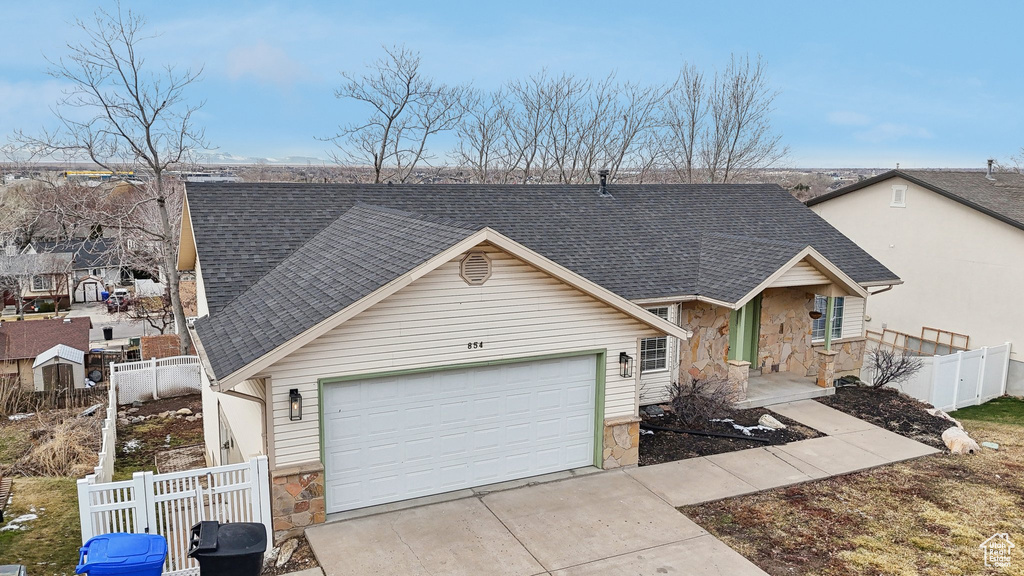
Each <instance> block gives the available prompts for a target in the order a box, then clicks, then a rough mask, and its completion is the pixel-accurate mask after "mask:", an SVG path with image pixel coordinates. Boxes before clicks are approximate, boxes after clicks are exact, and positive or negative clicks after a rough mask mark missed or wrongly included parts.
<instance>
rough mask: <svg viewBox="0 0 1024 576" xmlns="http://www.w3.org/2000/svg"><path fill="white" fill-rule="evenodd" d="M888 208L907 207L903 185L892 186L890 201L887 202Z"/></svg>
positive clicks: (905, 189)
mask: <svg viewBox="0 0 1024 576" xmlns="http://www.w3.org/2000/svg"><path fill="white" fill-rule="evenodd" d="M889 206H892V207H894V208H906V207H907V187H906V186H905V185H903V184H893V186H892V201H891V202H889Z"/></svg>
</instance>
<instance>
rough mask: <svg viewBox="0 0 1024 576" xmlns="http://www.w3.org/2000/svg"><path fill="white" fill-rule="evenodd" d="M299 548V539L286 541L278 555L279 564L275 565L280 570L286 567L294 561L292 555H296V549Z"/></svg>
mask: <svg viewBox="0 0 1024 576" xmlns="http://www.w3.org/2000/svg"><path fill="white" fill-rule="evenodd" d="M298 547H299V541H298V539H297V538H291V539H288V540H285V541H284V544H281V550H280V551H279V552H278V553H277V562H275V563H274V565H275V566H277V567H278V568H280V567H282V566H284V565H285V564H287V563H288V561H289V560H291V559H292V554H294V553H295V549H296V548H298Z"/></svg>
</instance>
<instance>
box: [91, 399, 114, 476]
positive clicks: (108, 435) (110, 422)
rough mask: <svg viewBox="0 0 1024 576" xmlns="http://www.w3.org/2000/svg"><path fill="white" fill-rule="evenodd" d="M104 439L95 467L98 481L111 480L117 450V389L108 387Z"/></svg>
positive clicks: (94, 473) (94, 471)
mask: <svg viewBox="0 0 1024 576" xmlns="http://www.w3.org/2000/svg"><path fill="white" fill-rule="evenodd" d="M102 436H103V441H102V444H101V445H100V454H99V464H97V466H96V468H94V469H93V475H94V476H95V477H96V482H110V480H111V478H112V477H113V475H114V455H115V453H116V451H117V389H116V388H114V386H109V387H108V388H107V419H106V420H104V421H103V432H102Z"/></svg>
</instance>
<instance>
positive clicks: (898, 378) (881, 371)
mask: <svg viewBox="0 0 1024 576" xmlns="http://www.w3.org/2000/svg"><path fill="white" fill-rule="evenodd" d="M868 364H869V365H870V366H871V371H872V374H873V375H874V376H873V378H872V381H871V386H872V387H873V388H881V387H883V386H885V385H886V384H899V383H900V382H906V381H907V380H909V379H910V377H911V376H913V375H914V374H917V371H918V370H920V369H921V360H920V359H918V358H915V357H913V356H907V355H905V354H903V353H897V352H896V351H895V350H886V349H884V348H875V349H874V350H871V351H870V352H868Z"/></svg>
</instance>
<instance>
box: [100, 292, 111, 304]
mask: <svg viewBox="0 0 1024 576" xmlns="http://www.w3.org/2000/svg"><path fill="white" fill-rule="evenodd" d="M100 298H102V299H103V301H104V302H106V301H107V298H110V292H107V291H106V290H103V291H102V292H100Z"/></svg>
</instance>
